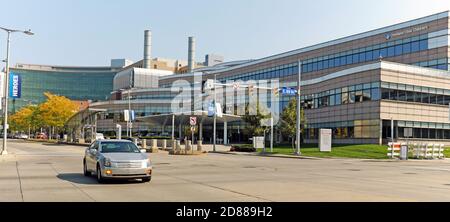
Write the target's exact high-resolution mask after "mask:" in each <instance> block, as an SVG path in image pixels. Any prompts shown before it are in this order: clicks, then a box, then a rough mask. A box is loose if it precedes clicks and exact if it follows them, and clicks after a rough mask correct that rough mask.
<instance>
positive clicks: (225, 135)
mask: <svg viewBox="0 0 450 222" xmlns="http://www.w3.org/2000/svg"><path fill="white" fill-rule="evenodd" d="M227 144H228V123H227V122H226V121H225V122H223V145H227Z"/></svg>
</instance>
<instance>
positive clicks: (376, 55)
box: [372, 49, 381, 59]
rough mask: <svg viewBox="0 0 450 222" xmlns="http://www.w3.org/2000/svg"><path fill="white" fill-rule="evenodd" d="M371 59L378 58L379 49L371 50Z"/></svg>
mask: <svg viewBox="0 0 450 222" xmlns="http://www.w3.org/2000/svg"><path fill="white" fill-rule="evenodd" d="M372 55H373V59H378V58H380V55H381V54H380V50H379V49H377V50H373V54H372Z"/></svg>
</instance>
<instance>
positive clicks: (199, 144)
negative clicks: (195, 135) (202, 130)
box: [197, 140, 203, 151]
mask: <svg viewBox="0 0 450 222" xmlns="http://www.w3.org/2000/svg"><path fill="white" fill-rule="evenodd" d="M202 149H203V141H201V140H197V151H202Z"/></svg>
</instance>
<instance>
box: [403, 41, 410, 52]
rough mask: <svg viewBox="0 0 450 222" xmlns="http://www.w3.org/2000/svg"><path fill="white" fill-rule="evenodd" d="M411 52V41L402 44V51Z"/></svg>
mask: <svg viewBox="0 0 450 222" xmlns="http://www.w3.org/2000/svg"><path fill="white" fill-rule="evenodd" d="M410 52H411V43H406V44H403V53H410Z"/></svg>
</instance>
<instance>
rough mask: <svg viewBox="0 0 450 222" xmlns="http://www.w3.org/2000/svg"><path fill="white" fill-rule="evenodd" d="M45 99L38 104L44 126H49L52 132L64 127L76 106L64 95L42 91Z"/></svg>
mask: <svg viewBox="0 0 450 222" xmlns="http://www.w3.org/2000/svg"><path fill="white" fill-rule="evenodd" d="M44 95H45V97H47V101H45V102H44V103H42V104H40V105H39V111H40V116H41V118H42V123H43V125H44V126H48V127H51V128H52V129H53V130H52V133H53V132H54V129H55V128H56V130H57V131H59V129H61V128H62V127H64V124H65V123H66V122H67V120H69V119H70V117H72V116H73V115H74V114H75V113H76V112H77V110H78V106H77V105H76V104H75V103H74V102H72V101H71V100H70V99H68V98H66V97H64V96H58V95H54V94H52V93H50V92H45V93H44Z"/></svg>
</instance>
